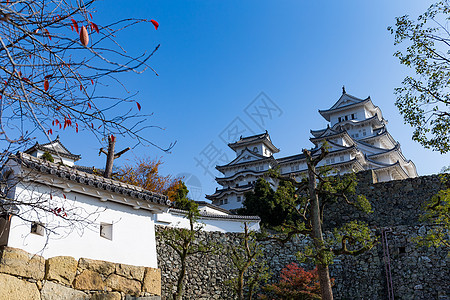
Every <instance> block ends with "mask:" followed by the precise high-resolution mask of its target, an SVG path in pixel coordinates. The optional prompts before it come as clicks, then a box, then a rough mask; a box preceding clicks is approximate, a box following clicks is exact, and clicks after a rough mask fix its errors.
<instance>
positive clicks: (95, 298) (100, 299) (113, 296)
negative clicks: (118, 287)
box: [91, 292, 122, 300]
mask: <svg viewBox="0 0 450 300" xmlns="http://www.w3.org/2000/svg"><path fill="white" fill-rule="evenodd" d="M121 299H122V295H121V294H120V293H119V292H111V293H97V294H93V295H92V297H91V300H121Z"/></svg>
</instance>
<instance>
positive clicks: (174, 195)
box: [114, 158, 189, 201]
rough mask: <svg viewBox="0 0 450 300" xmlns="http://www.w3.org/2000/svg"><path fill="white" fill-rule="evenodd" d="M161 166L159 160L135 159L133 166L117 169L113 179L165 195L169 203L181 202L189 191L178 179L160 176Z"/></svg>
mask: <svg viewBox="0 0 450 300" xmlns="http://www.w3.org/2000/svg"><path fill="white" fill-rule="evenodd" d="M162 164H163V162H162V160H161V159H160V158H155V159H150V158H141V159H137V160H136V164H135V165H130V164H128V165H125V166H123V167H121V168H118V169H117V172H116V174H115V175H114V179H116V180H119V181H122V182H125V183H128V184H132V185H136V186H140V187H142V188H143V189H146V190H148V191H152V192H156V193H160V194H163V195H166V196H168V197H169V199H170V200H171V201H175V200H177V199H178V200H180V201H182V200H183V199H184V198H185V197H186V195H187V193H188V192H189V191H188V190H187V188H186V186H185V184H184V183H183V181H182V180H181V179H180V178H174V177H173V176H171V175H167V176H163V175H161V174H160V171H159V168H160V166H161V165H162Z"/></svg>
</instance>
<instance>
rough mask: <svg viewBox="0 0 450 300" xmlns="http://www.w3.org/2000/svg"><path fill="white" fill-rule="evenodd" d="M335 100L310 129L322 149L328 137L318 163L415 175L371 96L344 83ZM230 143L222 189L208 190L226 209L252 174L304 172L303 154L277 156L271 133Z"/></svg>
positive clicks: (388, 175) (238, 199)
mask: <svg viewBox="0 0 450 300" xmlns="http://www.w3.org/2000/svg"><path fill="white" fill-rule="evenodd" d="M342 90H343V91H342V95H341V97H340V98H339V100H338V101H337V102H336V103H335V104H334V105H333V106H332V107H331V108H329V109H326V110H319V113H320V115H321V116H322V117H323V118H325V120H327V121H328V122H329V123H328V125H327V127H326V128H324V129H320V130H311V134H312V137H311V138H310V141H311V142H312V143H313V144H314V146H315V147H313V149H312V150H311V151H312V153H314V152H317V154H318V153H319V151H320V147H321V145H322V144H323V143H325V142H326V143H327V144H328V147H329V149H328V150H329V154H328V155H327V156H326V158H325V159H324V160H323V161H322V162H321V163H319V166H320V165H329V166H332V167H333V168H334V169H335V170H336V172H338V173H340V174H345V173H348V172H359V171H363V170H374V173H375V175H376V177H377V180H378V181H379V182H381V181H390V180H399V179H406V178H410V177H417V171H416V166H415V165H414V163H413V162H412V161H411V160H408V159H406V158H405V157H404V156H403V154H402V151H401V149H400V144H399V143H398V142H397V141H396V140H395V139H394V138H393V137H392V136H391V135H390V134H389V132H388V131H387V128H386V124H387V120H385V119H384V118H383V114H382V113H381V110H380V108H379V107H378V106H375V105H374V104H373V103H372V100H371V99H370V97H368V98H366V99H359V98H357V97H354V96H352V95H349V94H347V93H346V92H345V89H344V88H343V89H342ZM228 146H229V147H230V148H231V149H232V150H233V151H234V152H236V158H235V159H234V160H233V161H231V162H230V163H228V164H226V165H222V166H217V167H216V169H217V170H219V171H220V172H221V173H222V174H223V177H218V178H216V181H217V183H218V184H219V185H221V186H222V188H220V189H216V191H215V193H213V194H211V195H206V198H207V199H210V200H212V202H213V204H215V205H219V206H221V207H223V208H225V209H236V208H239V207H241V206H242V201H243V199H244V194H245V193H246V192H247V191H250V190H252V189H253V187H254V184H255V182H256V180H257V179H258V178H259V177H261V176H262V175H263V174H264V173H265V172H266V171H267V170H269V169H273V168H278V169H279V171H280V172H281V174H282V175H287V174H292V175H294V176H295V177H296V178H297V179H300V178H301V177H302V176H303V174H305V172H306V169H307V167H306V159H305V157H304V155H303V154H297V155H293V156H288V157H282V158H275V157H274V154H275V153H278V152H279V151H280V150H279V149H278V148H277V147H275V146H274V145H273V144H272V141H271V138H270V135H269V133H268V132H267V131H266V132H265V133H262V134H258V135H254V136H249V137H242V136H241V137H240V139H239V140H238V141H236V142H234V143H231V144H228Z"/></svg>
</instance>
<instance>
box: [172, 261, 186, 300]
mask: <svg viewBox="0 0 450 300" xmlns="http://www.w3.org/2000/svg"><path fill="white" fill-rule="evenodd" d="M186 257H187V255H183V256H181V270H180V274H178V281H177V291H176V293H175V294H174V295H173V299H174V300H182V299H183V289H184V276H185V275H186Z"/></svg>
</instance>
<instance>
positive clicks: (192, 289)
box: [157, 171, 450, 300]
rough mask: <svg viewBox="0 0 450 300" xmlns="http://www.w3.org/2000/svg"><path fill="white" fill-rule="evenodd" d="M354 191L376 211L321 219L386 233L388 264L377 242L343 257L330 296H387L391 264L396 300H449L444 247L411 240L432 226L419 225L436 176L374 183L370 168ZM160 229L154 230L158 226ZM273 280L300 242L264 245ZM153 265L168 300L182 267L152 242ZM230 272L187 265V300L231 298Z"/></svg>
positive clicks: (226, 263)
mask: <svg viewBox="0 0 450 300" xmlns="http://www.w3.org/2000/svg"><path fill="white" fill-rule="evenodd" d="M359 178H360V183H359V184H358V191H359V193H362V194H365V195H366V196H367V198H368V199H369V200H370V201H371V203H372V205H373V208H374V213H372V214H370V215H368V216H367V215H364V214H363V213H360V212H359V211H355V210H352V208H351V207H350V208H349V207H345V208H342V207H338V206H330V207H329V208H328V210H327V214H326V224H325V226H326V227H328V228H332V227H336V226H339V225H340V224H343V223H344V222H347V221H349V220H352V219H359V220H364V221H366V222H367V223H368V224H369V225H370V227H371V228H372V229H373V230H374V231H375V232H376V233H377V235H378V236H379V240H381V237H380V235H381V231H382V230H387V231H388V232H387V234H386V236H387V246H388V249H389V252H388V253H389V257H390V260H389V263H388V262H387V260H386V255H385V254H384V252H383V245H382V244H381V243H379V244H378V245H377V246H376V247H374V248H373V249H372V250H371V251H370V252H368V253H365V254H363V255H360V256H357V257H348V256H341V257H339V258H338V259H336V261H335V262H334V264H333V265H331V266H330V273H331V276H332V277H333V278H335V286H334V287H333V291H334V295H335V299H349V300H353V299H369V300H372V299H373V300H375V299H377V300H378V299H380V300H381V299H387V298H388V290H387V284H386V282H387V277H388V276H387V273H386V267H387V266H389V267H390V270H391V271H390V274H391V277H392V285H393V292H394V295H395V299H404V300H410V299H427V300H428V299H439V300H444V299H450V285H449V278H450V257H449V256H447V250H446V249H443V248H438V249H436V248H426V247H418V246H417V244H416V243H415V242H414V241H413V239H414V238H415V237H417V235H418V234H424V233H426V231H427V230H428V229H429V228H427V227H426V226H421V225H420V224H419V220H418V215H419V214H420V213H421V205H422V203H423V202H424V201H426V200H428V199H429V198H430V197H431V196H433V195H434V194H435V193H437V192H438V191H439V190H440V189H443V188H444V186H443V184H442V183H441V181H440V180H439V177H438V176H436V175H434V176H423V177H418V178H412V179H407V180H403V181H392V182H384V183H374V182H373V174H372V172H371V171H368V172H362V173H360V174H359ZM157 230H159V229H158V228H157ZM202 235H203V237H202V238H204V239H212V240H214V241H215V242H217V243H219V244H222V245H226V244H228V243H234V242H235V240H236V239H237V234H224V233H218V232H209V233H202ZM262 246H263V251H264V259H265V260H266V261H267V263H268V265H269V268H270V271H271V272H272V280H271V281H277V280H278V279H279V273H280V271H281V269H282V268H283V267H284V266H285V265H287V264H289V263H291V262H297V259H296V256H295V254H296V253H297V252H298V251H301V250H302V246H301V243H300V242H299V240H294V241H292V242H289V243H286V244H284V245H280V244H278V243H275V242H264V243H262ZM157 252H158V266H159V267H160V269H161V272H162V274H161V276H162V298H163V299H171V295H172V293H173V292H174V286H175V284H176V278H177V274H178V270H179V264H180V262H179V258H178V256H177V255H176V254H175V253H174V252H173V251H172V250H171V249H170V248H169V247H168V246H166V245H165V244H164V243H162V242H161V241H158V240H157ZM231 274H232V269H231V263H230V259H229V256H228V255H227V254H226V253H221V254H218V255H213V254H206V255H205V254H202V255H196V256H194V257H192V258H191V259H190V260H189V262H188V271H187V275H186V293H185V298H186V299H204V300H206V299H233V297H232V293H231V291H230V287H229V286H228V285H227V284H226V282H227V280H229V279H230V276H232V275H231Z"/></svg>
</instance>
